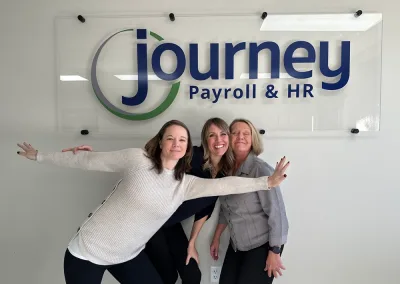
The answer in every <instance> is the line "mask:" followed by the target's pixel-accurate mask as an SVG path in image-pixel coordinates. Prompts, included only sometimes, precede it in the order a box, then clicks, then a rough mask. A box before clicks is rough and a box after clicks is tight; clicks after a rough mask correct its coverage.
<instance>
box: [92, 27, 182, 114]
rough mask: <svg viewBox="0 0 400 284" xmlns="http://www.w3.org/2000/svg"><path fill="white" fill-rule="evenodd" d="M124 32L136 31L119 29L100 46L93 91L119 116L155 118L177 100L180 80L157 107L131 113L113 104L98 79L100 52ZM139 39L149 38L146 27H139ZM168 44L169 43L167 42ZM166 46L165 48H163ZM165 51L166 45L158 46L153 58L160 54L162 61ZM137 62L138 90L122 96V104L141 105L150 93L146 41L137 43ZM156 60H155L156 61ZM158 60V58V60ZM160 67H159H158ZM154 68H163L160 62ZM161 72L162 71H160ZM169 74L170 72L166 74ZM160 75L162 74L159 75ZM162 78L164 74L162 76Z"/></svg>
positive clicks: (97, 53)
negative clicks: (131, 94)
mask: <svg viewBox="0 0 400 284" xmlns="http://www.w3.org/2000/svg"><path fill="white" fill-rule="evenodd" d="M123 32H134V29H126V30H122V31H119V32H117V33H115V34H113V35H111V36H110V37H109V38H108V39H106V40H105V41H104V42H103V43H102V44H101V45H100V47H99V49H98V50H97V52H96V54H95V56H94V58H93V62H92V68H91V74H90V76H91V81H92V87H93V91H94V93H95V95H96V97H97V98H98V99H99V101H100V103H101V104H102V105H103V106H104V107H105V108H106V109H107V110H108V111H110V112H111V113H113V114H114V115H116V116H119V117H121V118H124V119H128V120H146V119H150V118H153V117H155V116H157V115H159V114H160V113H162V112H164V111H165V110H166V109H167V108H168V107H169V106H170V105H171V104H172V102H173V101H174V100H175V98H176V95H177V94H178V91H179V87H180V82H175V83H173V84H172V85H171V88H170V90H169V93H168V95H167V97H166V98H165V100H164V101H163V102H162V103H161V104H160V105H159V106H158V107H156V108H155V109H153V110H151V111H149V112H146V113H136V114H134V113H130V112H127V111H124V110H122V109H120V108H118V107H116V106H115V105H113V104H112V103H111V102H110V101H109V100H108V99H107V98H106V97H105V96H104V94H103V92H102V90H101V88H100V86H99V82H98V80H97V61H98V59H99V56H100V53H101V51H102V49H103V48H104V46H105V45H106V44H107V43H108V42H109V41H110V40H111V39H112V38H113V37H115V36H116V35H118V34H120V33H123ZM136 32H137V39H138V40H143V39H146V38H147V30H145V29H137V30H136ZM150 35H151V36H152V37H153V38H154V39H155V40H157V41H162V40H164V39H163V38H162V37H161V36H159V35H158V34H156V33H154V32H151V31H150ZM167 45H168V44H167ZM163 46H164V48H163ZM163 51H165V45H160V46H158V47H157V48H156V50H155V51H154V53H153V59H154V58H155V56H158V62H160V59H161V55H162V53H163ZM137 61H138V62H137V64H138V92H137V94H136V95H135V96H133V97H124V96H122V104H124V105H127V106H137V105H140V104H141V103H143V102H144V100H145V99H146V97H147V93H148V72H147V44H146V43H138V44H137ZM154 61H155V60H153V62H154ZM156 61H157V60H156ZM157 67H158V68H157ZM153 68H156V69H157V70H160V69H161V66H160V64H158V66H153ZM158 73H160V72H158ZM166 75H168V74H166ZM159 77H160V76H159ZM160 78H161V79H162V76H161V77H160Z"/></svg>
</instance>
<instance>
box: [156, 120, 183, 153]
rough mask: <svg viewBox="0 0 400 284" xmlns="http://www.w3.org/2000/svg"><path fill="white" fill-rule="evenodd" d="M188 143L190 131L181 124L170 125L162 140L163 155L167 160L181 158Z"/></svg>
mask: <svg viewBox="0 0 400 284" xmlns="http://www.w3.org/2000/svg"><path fill="white" fill-rule="evenodd" d="M187 145H188V133H187V131H186V129H185V128H183V127H182V126H179V125H172V126H169V127H168V128H167V129H166V130H165V132H164V135H163V137H162V139H161V141H160V148H161V157H162V158H163V159H165V160H179V159H180V158H182V157H183V156H184V155H185V153H186V149H187Z"/></svg>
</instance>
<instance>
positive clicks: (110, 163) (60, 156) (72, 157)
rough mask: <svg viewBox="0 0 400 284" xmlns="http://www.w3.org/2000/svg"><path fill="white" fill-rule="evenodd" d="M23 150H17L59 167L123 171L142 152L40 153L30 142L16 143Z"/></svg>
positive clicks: (139, 150)
mask: <svg viewBox="0 0 400 284" xmlns="http://www.w3.org/2000/svg"><path fill="white" fill-rule="evenodd" d="M18 146H19V147H21V148H22V150H24V151H23V152H18V154H19V155H21V156H24V157H26V158H28V159H30V160H35V161H38V162H42V163H49V164H53V165H57V166H61V167H69V168H79V169H84V170H92V171H103V172H118V171H123V170H124V169H126V168H127V167H128V166H131V165H132V162H133V161H134V160H135V159H136V158H137V157H138V155H140V154H142V155H143V152H142V150H141V149H133V148H132V149H124V150H120V151H112V152H79V153H77V154H73V153H71V152H64V153H62V152H55V153H42V152H39V151H37V150H36V149H34V148H33V147H32V146H31V145H30V144H27V143H23V144H18Z"/></svg>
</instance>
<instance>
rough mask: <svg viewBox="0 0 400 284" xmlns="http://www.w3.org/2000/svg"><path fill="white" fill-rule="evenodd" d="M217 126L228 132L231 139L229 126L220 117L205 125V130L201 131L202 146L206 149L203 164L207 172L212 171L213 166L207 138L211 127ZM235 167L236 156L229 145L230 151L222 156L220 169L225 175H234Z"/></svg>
mask: <svg viewBox="0 0 400 284" xmlns="http://www.w3.org/2000/svg"><path fill="white" fill-rule="evenodd" d="M213 124H214V125H215V126H217V127H218V128H219V129H221V130H222V131H224V132H226V134H227V135H228V137H229V134H230V131H229V126H228V124H227V123H226V122H225V120H223V119H221V118H219V117H213V118H210V119H209V120H207V121H206V123H204V126H203V129H202V130H201V145H202V146H203V149H204V164H203V169H204V170H206V169H208V170H210V171H211V170H212V168H213V165H212V163H211V152H210V150H209V148H208V146H209V145H208V142H207V138H208V135H209V130H210V126H211V125H213ZM233 167H234V156H233V152H232V148H231V147H230V145H229V144H228V150H227V151H226V152H225V154H224V155H223V156H222V158H221V161H220V162H219V168H220V169H221V171H222V172H223V173H224V174H225V175H232V174H233Z"/></svg>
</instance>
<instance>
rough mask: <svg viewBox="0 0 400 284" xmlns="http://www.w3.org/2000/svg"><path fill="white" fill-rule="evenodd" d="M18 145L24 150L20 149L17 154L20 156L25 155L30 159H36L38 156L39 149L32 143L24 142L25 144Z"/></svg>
mask: <svg viewBox="0 0 400 284" xmlns="http://www.w3.org/2000/svg"><path fill="white" fill-rule="evenodd" d="M17 145H18V147H20V148H21V149H22V150H23V151H18V152H17V154H18V155H20V156H23V157H25V158H27V159H29V160H33V161H36V156H37V150H36V149H35V148H33V147H32V146H31V144H28V143H26V142H24V143H23V144H19V143H18V144H17Z"/></svg>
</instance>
